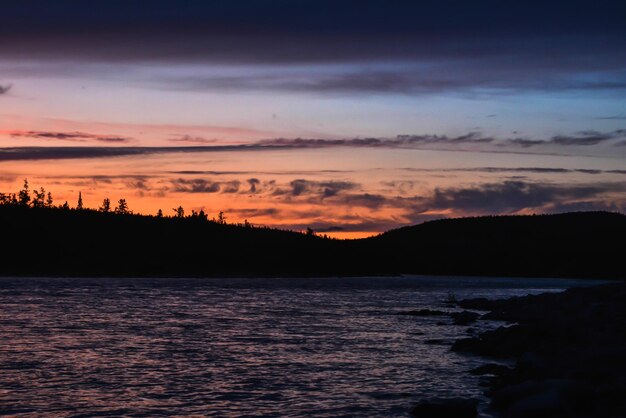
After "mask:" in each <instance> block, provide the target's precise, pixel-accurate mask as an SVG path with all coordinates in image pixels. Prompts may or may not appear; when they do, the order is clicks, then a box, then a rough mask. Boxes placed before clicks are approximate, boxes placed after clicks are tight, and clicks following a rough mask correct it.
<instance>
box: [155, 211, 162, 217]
mask: <svg viewBox="0 0 626 418" xmlns="http://www.w3.org/2000/svg"><path fill="white" fill-rule="evenodd" d="M156 216H157V218H162V217H163V211H162V210H161V209H159V210H158V212H157V214H156Z"/></svg>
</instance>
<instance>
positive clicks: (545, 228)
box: [371, 212, 626, 278]
mask: <svg viewBox="0 0 626 418" xmlns="http://www.w3.org/2000/svg"><path fill="white" fill-rule="evenodd" d="M624 237H626V216H624V215H622V214H619V213H608V212H577V213H565V214H558V215H534V216H495V217H480V218H462V219H444V220H437V221H432V222H426V223H424V224H421V225H417V226H411V227H405V228H400V229H396V230H393V231H389V232H386V233H384V234H382V235H380V236H378V237H375V238H372V239H371V241H373V242H374V243H375V245H374V246H376V247H379V248H381V249H382V250H383V253H384V254H385V257H386V258H387V259H388V260H389V262H390V263H391V265H395V266H398V268H399V269H400V271H403V272H419V273H424V274H480V275H515V276H552V277H620V278H625V277H626V263H624V260H623V257H624V253H625V249H626V245H625V242H624Z"/></svg>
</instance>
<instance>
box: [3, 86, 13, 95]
mask: <svg viewBox="0 0 626 418" xmlns="http://www.w3.org/2000/svg"><path fill="white" fill-rule="evenodd" d="M11 87H13V84H5V85H3V84H0V94H6V93H8V92H9V90H11Z"/></svg>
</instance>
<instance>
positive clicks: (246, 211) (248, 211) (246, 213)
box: [224, 208, 281, 218]
mask: <svg viewBox="0 0 626 418" xmlns="http://www.w3.org/2000/svg"><path fill="white" fill-rule="evenodd" d="M224 212H226V213H229V214H234V215H237V216H238V217H242V218H256V217H275V216H277V215H279V214H281V211H280V210H279V209H278V208H228V209H225V210H224Z"/></svg>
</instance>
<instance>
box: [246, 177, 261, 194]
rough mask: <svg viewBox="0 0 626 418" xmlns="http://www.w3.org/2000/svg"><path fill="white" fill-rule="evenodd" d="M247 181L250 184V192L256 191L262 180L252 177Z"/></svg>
mask: <svg viewBox="0 0 626 418" xmlns="http://www.w3.org/2000/svg"><path fill="white" fill-rule="evenodd" d="M247 182H248V184H249V185H250V190H248V193H256V192H257V187H258V186H259V184H261V180H259V179H257V178H251V179H248V180H247Z"/></svg>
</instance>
